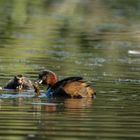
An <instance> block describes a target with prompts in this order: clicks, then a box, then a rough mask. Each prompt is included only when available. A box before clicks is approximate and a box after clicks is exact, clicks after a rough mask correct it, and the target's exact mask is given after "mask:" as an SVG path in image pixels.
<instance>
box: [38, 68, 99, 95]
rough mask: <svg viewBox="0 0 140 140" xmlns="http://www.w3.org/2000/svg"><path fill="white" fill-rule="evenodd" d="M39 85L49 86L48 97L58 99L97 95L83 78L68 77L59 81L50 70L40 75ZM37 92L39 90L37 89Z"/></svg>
mask: <svg viewBox="0 0 140 140" xmlns="http://www.w3.org/2000/svg"><path fill="white" fill-rule="evenodd" d="M38 83H40V84H43V85H45V86H47V87H48V88H47V93H46V95H47V96H54V97H56V96H58V97H60V96H61V97H73V98H82V97H94V95H96V93H95V91H94V90H93V88H91V87H90V86H89V85H88V84H87V83H86V82H85V81H84V80H83V78H82V77H68V78H65V79H63V80H60V81H58V80H57V76H56V74H55V73H54V72H52V71H50V70H44V71H41V72H40V73H39V79H38ZM35 90H36V91H37V92H38V90H37V89H35Z"/></svg>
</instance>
